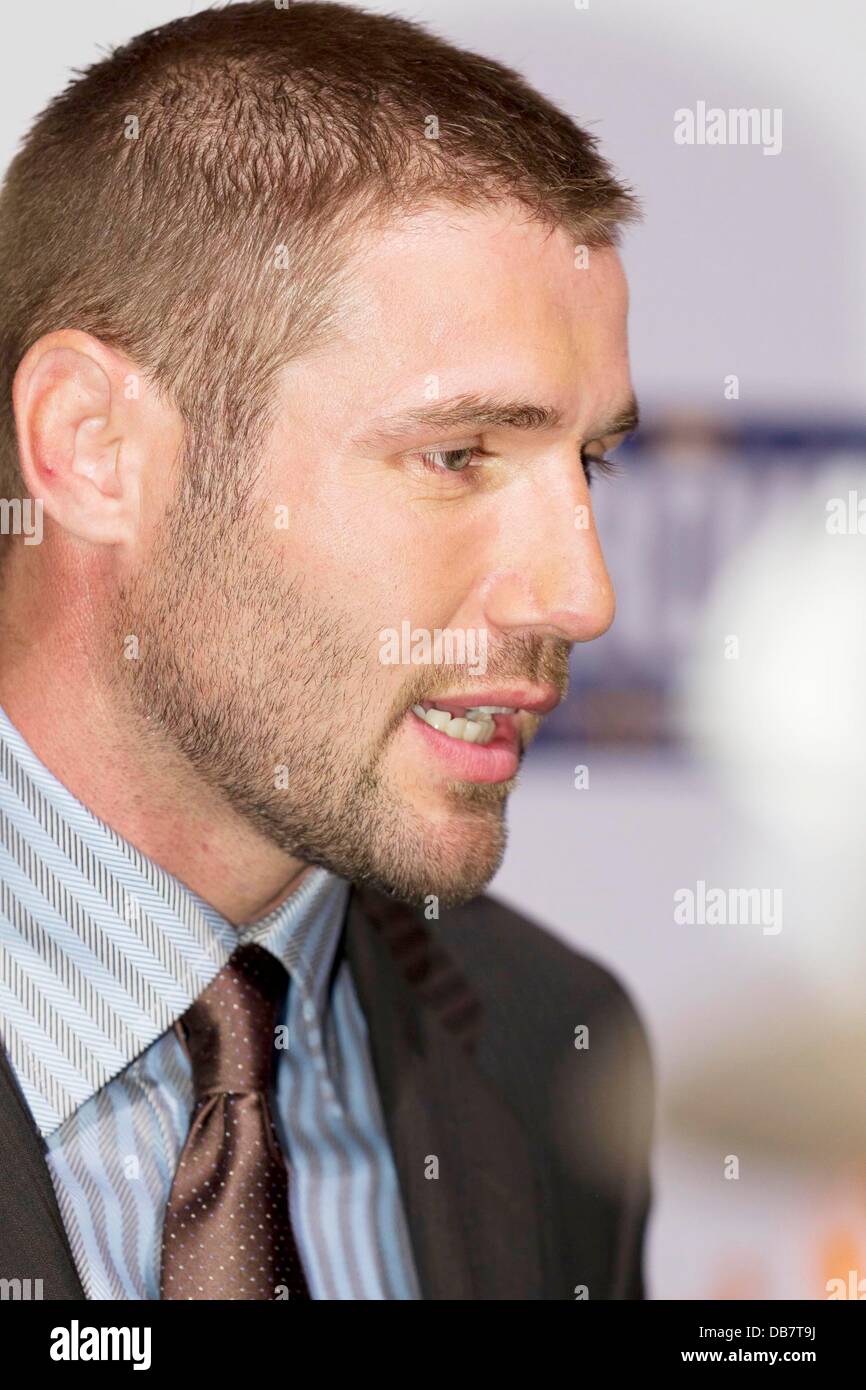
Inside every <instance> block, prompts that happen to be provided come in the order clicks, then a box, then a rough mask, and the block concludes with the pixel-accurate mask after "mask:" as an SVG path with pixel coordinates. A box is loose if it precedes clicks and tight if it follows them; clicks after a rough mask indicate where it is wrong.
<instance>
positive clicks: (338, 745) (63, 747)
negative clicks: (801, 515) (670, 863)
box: [0, 3, 651, 1300]
mask: <svg viewBox="0 0 866 1390" xmlns="http://www.w3.org/2000/svg"><path fill="white" fill-rule="evenodd" d="M633 214H634V200H633V198H632V196H631V195H630V193H629V192H628V190H627V189H626V188H624V187H623V186H622V185H621V184H619V183H618V182H617V181H616V179H615V178H614V176H613V174H612V173H611V171H610V169H609V167H608V166H607V165H606V164H605V162H604V161H603V160H602V159H601V157H600V156H599V155H598V153H597V152H596V150H595V147H594V142H593V141H592V139H591V138H590V137H589V136H587V135H586V134H585V133H583V132H582V131H580V130H578V129H577V128H576V127H575V126H574V125H573V124H572V123H571V121H569V120H568V119H567V118H566V117H565V116H564V115H562V114H561V113H560V112H558V111H557V110H555V109H554V108H553V107H552V106H551V105H550V104H549V103H547V102H546V101H545V100H544V99H542V98H541V97H539V96H538V95H537V94H536V93H534V92H533V91H531V89H529V88H528V87H527V86H526V85H525V84H524V83H523V82H522V81H521V80H520V79H519V78H518V77H517V76H515V75H514V74H512V73H510V72H509V71H507V70H506V69H504V68H502V67H501V66H499V65H498V64H495V63H492V62H488V61H487V60H485V59H482V58H479V57H476V56H474V55H471V54H467V53H463V52H460V51H458V50H456V49H454V48H453V47H451V46H450V45H448V44H445V43H443V42H440V41H439V40H438V39H435V38H433V37H431V36H430V35H428V34H427V33H426V32H425V31H424V30H422V29H420V28H418V27H416V26H414V25H412V24H409V23H407V22H404V21H402V20H399V19H395V18H383V17H375V16H371V15H367V14H365V13H363V12H362V11H357V10H354V9H349V8H345V7H343V6H340V5H322V4H293V5H291V6H290V7H289V8H288V9H282V8H277V7H275V6H274V5H272V4H270V3H261V4H258V3H257V4H250V5H233V6H230V7H228V8H227V9H222V10H216V11H205V12H203V13H202V14H199V15H195V16H192V17H189V18H186V19H183V20H179V21H178V22H176V23H174V24H170V25H167V26H165V27H164V28H161V29H157V30H154V31H153V32H151V33H147V34H144V35H142V36H140V37H139V38H137V39H135V40H134V41H133V42H131V43H130V44H129V45H127V46H126V47H125V48H123V49H121V50H119V51H117V52H115V53H114V54H112V55H110V56H109V57H107V58H105V59H103V60H102V61H101V62H99V63H98V64H96V65H95V66H94V67H93V68H91V69H90V70H89V71H88V72H87V73H85V74H84V75H82V76H80V77H78V78H77V79H76V80H75V81H74V82H73V83H72V84H71V85H70V87H69V88H68V89H67V91H66V92H65V93H64V94H63V95H61V96H60V97H58V98H57V99H56V100H55V101H54V102H52V103H51V105H50V106H49V107H48V109H47V110H46V111H45V112H44V113H43V114H42V116H41V117H40V118H39V119H38V121H37V122H36V124H35V126H34V127H33V130H32V131H31V133H30V135H29V137H28V139H27V141H26V143H25V145H24V147H23V149H22V151H21V153H20V154H19V155H18V156H17V158H16V159H15V161H14V162H13V164H12V167H11V169H10V171H9V174H8V177H7V180H6V184H5V187H4V191H3V194H2V199H0V304H2V306H3V308H2V316H3V334H2V345H3V346H2V371H3V375H4V382H3V385H4V398H5V399H6V401H7V402H8V403H9V405H10V409H9V412H8V419H7V420H6V422H5V427H4V435H3V460H4V463H3V468H4V474H3V496H4V498H5V499H6V500H7V502H8V503H9V506H8V507H7V515H8V516H9V517H11V518H12V519H13V520H14V518H15V516H16V515H18V516H21V517H24V516H26V515H30V512H28V511H27V509H26V508H25V507H24V506H23V505H22V503H24V502H26V501H28V500H30V501H31V502H32V501H36V503H37V504H38V507H39V508H40V510H38V513H37V514H38V516H39V517H41V518H42V520H41V522H40V525H41V526H42V527H44V530H43V531H42V534H41V537H39V536H37V535H36V534H35V533H33V532H32V531H31V532H30V533H28V534H18V535H15V534H10V535H9V536H7V537H6V538H5V539H4V545H5V547H6V553H5V559H4V567H3V575H2V584H3V621H2V634H0V706H2V721H0V758H2V768H0V771H2V783H0V786H2V811H3V849H2V870H3V896H2V901H0V914H2V915H0V921H2V948H3V955H2V992H0V1031H2V1038H3V1044H4V1057H3V1070H2V1085H0V1134H2V1140H0V1142H2V1146H3V1152H2V1155H0V1174H2V1176H0V1275H2V1276H3V1277H6V1278H10V1279H22V1280H23V1279H26V1278H32V1279H42V1280H43V1289H44V1296H45V1297H52V1298H82V1297H86V1298H109V1299H154V1298H165V1299H171V1298H183V1299H208V1298H214V1299H216V1298H220V1299H247V1298H253V1299H264V1298H274V1299H286V1298H287V1299H289V1300H292V1299H295V1300H297V1299H306V1298H432V1299H574V1298H587V1297H588V1298H591V1299H627V1298H640V1297H643V1296H644V1288H643V1282H642V1273H641V1248H642V1240H643V1235H644V1229H645V1223H646V1217H647V1211H648V1206H649V1176H648V1162H649V1160H648V1147H649V1141H650V1125H651V1120H650V1117H651V1077H650V1064H649V1059H648V1049H647V1043H646V1038H645V1034H644V1031H643V1028H642V1026H641V1024H640V1022H639V1020H638V1018H637V1015H636V1013H635V1010H634V1008H633V1006H632V1004H631V1002H630V1000H629V998H628V996H627V995H626V993H625V992H624V991H623V989H622V988H621V986H620V985H619V984H618V983H617V981H616V980H615V979H614V978H612V976H611V975H610V974H609V973H607V972H606V971H605V970H604V969H602V968H601V966H599V965H598V964H596V963H595V962H594V961H591V960H588V959H585V958H584V957H582V956H579V955H577V954H575V953H574V952H572V951H570V950H568V949H567V948H566V947H565V946H564V945H561V944H559V943H558V942H557V941H556V940H555V939H554V938H552V937H551V936H549V935H548V934H547V933H545V932H544V931H542V930H540V929H539V928H538V927H536V926H534V925H533V924H532V923H530V922H528V921H526V920H524V919H523V918H521V917H519V916H518V915H517V914H515V913H513V912H511V911H509V910H508V909H506V908H505V907H503V906H502V905H500V904H498V903H496V902H494V901H491V900H489V899H487V898H485V897H479V896H478V895H479V894H480V893H481V891H482V889H483V888H484V886H485V885H486V884H487V882H488V881H489V879H490V878H491V876H492V874H493V873H494V871H495V869H496V867H497V865H498V863H499V861H500V859H501V856H502V852H503V848H504V840H505V831H504V809H505V802H506V799H507V796H508V793H509V792H510V790H511V789H512V787H513V786H514V781H515V774H516V773H517V769H518V764H519V762H520V759H521V757H522V755H523V752H524V750H525V748H526V746H527V745H528V743H529V741H530V739H531V738H532V736H533V734H534V733H535V731H536V729H537V727H538V725H539V723H540V720H541V718H542V717H543V715H544V714H545V713H546V712H547V711H549V710H550V709H551V708H552V707H553V706H554V705H555V704H556V703H557V701H558V700H560V699H561V698H562V696H563V694H564V692H565V684H566V674H567V662H568V656H569V651H570V648H571V645H572V644H573V643H575V642H584V641H588V640H590V639H592V638H593V637H596V636H598V635H599V634H600V633H602V632H604V631H605V629H606V628H607V627H608V626H609V624H610V622H611V621H612V618H613V611H614V602H613V593H612V589H611V584H610V580H609V578H608V575H607V573H606V571H605V567H604V563H603V560H602V556H601V553H600V550H599V544H598V539H597V536H596V532H595V529H594V525H593V522H592V514H591V508H590V503H589V490H588V489H589V478H590V474H591V470H592V469H593V468H594V467H596V468H603V467H604V458H605V453H606V451H607V450H608V449H610V448H612V447H615V446H616V444H617V443H618V442H620V441H621V439H622V437H623V436H624V434H625V433H626V432H628V431H629V430H630V429H631V428H633V426H634V424H635V419H636V411H635V404H634V399H633V395H632V390H631V385H630V379H629V371H628V358H627V347H626V287H625V282H624V277H623V272H622V268H621V265H620V262H619V258H618V256H617V252H616V249H615V243H616V238H617V230H618V227H619V226H620V225H621V224H622V223H624V222H626V221H628V220H629V218H630V217H632V216H633ZM13 416H14V418H13ZM15 499H18V502H19V510H18V512H17V513H16V512H15V510H14V507H13V506H12V505H11V504H12V503H13V502H14V501H15ZM7 529H9V530H10V531H13V532H14V530H15V527H14V526H12V527H9V528H7ZM19 529H20V530H23V529H24V528H19ZM37 539H39V540H41V543H39V544H35V543H33V542H34V541H36V540H37Z"/></svg>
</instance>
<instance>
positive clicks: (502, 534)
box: [482, 469, 616, 642]
mask: <svg viewBox="0 0 866 1390" xmlns="http://www.w3.org/2000/svg"><path fill="white" fill-rule="evenodd" d="M544 483H545V484H546V486H543V485H542V482H541V480H538V481H533V482H532V483H531V484H527V486H526V487H525V488H524V489H521V493H522V495H521V496H520V497H518V498H515V505H514V508H513V510H512V512H511V515H510V516H509V519H508V521H507V522H504V523H503V526H502V527H501V529H500V531H499V535H498V547H497V555H496V557H495V559H494V562H493V568H492V569H491V570H490V571H489V572H488V575H487V578H486V579H485V581H484V587H483V594H482V601H483V605H484V616H485V620H486V622H487V624H488V626H489V627H491V628H493V629H498V630H499V631H500V632H502V633H509V634H512V635H518V634H520V633H527V634H528V633H534V634H536V635H538V636H549V637H557V638H565V639H566V640H567V641H569V642H591V641H592V640H593V638H595V637H600V636H601V635H602V633H603V632H606V631H607V629H608V628H609V627H610V625H611V623H612V622H613V619H614V613H615V611H616V599H615V596H614V590H613V585H612V583H611V579H610V575H609V574H608V572H607V566H606V565H605V562H604V556H603V555H602V551H601V545H600V542H599V538H598V532H597V531H596V527H595V519H594V517H593V513H592V506H591V503H590V497H589V487H588V485H587V483H586V481H585V480H584V479H583V478H581V477H578V478H577V479H575V477H574V472H573V469H570V470H569V472H568V474H567V475H566V476H565V477H564V478H563V480H562V481H561V482H559V483H558V484H555V483H554V480H553V479H551V477H550V474H549V473H548V475H547V477H546V478H545V479H544Z"/></svg>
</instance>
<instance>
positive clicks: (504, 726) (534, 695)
mask: <svg viewBox="0 0 866 1390" xmlns="http://www.w3.org/2000/svg"><path fill="white" fill-rule="evenodd" d="M560 698H561V697H560V694H559V692H558V691H557V690H556V689H555V687H553V686H546V687H528V686H524V687H520V688H513V687H512V688H509V689H497V690H495V691H471V692H466V693H463V692H460V693H459V694H453V695H447V696H437V697H436V698H435V699H433V700H422V701H420V702H419V704H417V705H414V706H413V708H412V711H411V713H410V714H409V715H408V718H409V720H410V724H411V726H412V727H413V729H415V730H417V733H418V735H419V736H420V738H421V739H423V741H424V744H425V746H426V748H427V751H428V752H429V753H432V754H433V755H434V756H435V757H436V758H437V760H438V761H440V762H441V763H442V764H443V765H444V766H445V767H446V768H447V769H448V770H449V771H450V772H451V775H452V776H457V777H459V778H461V779H462V780H466V781H476V782H499V781H506V780H508V778H510V777H513V776H514V774H515V773H516V771H517V767H518V764H519V762H520V735H519V727H518V725H519V715H520V713H521V711H522V710H525V711H527V712H528V713H531V714H534V715H541V714H544V713H546V712H547V711H548V710H550V709H553V707H554V706H555V705H556V704H557V703H558V702H559V699H560Z"/></svg>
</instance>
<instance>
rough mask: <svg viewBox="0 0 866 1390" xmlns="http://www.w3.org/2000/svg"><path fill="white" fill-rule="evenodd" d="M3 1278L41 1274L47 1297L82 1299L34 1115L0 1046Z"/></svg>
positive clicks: (0, 1247) (0, 1254) (38, 1277)
mask: <svg viewBox="0 0 866 1390" xmlns="http://www.w3.org/2000/svg"><path fill="white" fill-rule="evenodd" d="M0 1278H3V1279H21V1280H26V1279H30V1280H31V1281H39V1280H41V1281H42V1283H41V1297H42V1298H45V1299H83V1298H84V1296H85V1295H84V1290H83V1288H82V1287H81V1282H80V1280H79V1278H78V1275H77V1273H76V1270H75V1262H74V1260H73V1258H72V1252H71V1251H70V1248H69V1242H68V1240H67V1238H66V1233H65V1231H64V1228H63V1221H62V1219H61V1216H60V1210H59V1208H58V1205H57V1198H56V1196H55V1193H54V1186H53V1184H52V1182H51V1174H50V1173H49V1171H48V1165H47V1163H46V1161H45V1154H44V1149H43V1145H42V1140H41V1138H40V1135H39V1132H38V1131H37V1129H36V1127H35V1125H34V1123H33V1118H32V1116H31V1114H30V1111H29V1109H28V1107H27V1104H26V1102H25V1101H24V1098H23V1096H22V1095H21V1093H20V1091H19V1089H18V1084H17V1082H16V1080H15V1076H14V1073H13V1072H12V1068H11V1067H10V1065H9V1062H8V1060H7V1058H6V1055H5V1053H4V1052H3V1049H2V1047H0Z"/></svg>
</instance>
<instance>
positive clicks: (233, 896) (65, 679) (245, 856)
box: [0, 576, 308, 926]
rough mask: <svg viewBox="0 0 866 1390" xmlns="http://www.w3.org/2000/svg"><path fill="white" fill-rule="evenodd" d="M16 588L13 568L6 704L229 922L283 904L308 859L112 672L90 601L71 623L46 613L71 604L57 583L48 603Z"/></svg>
mask: <svg viewBox="0 0 866 1390" xmlns="http://www.w3.org/2000/svg"><path fill="white" fill-rule="evenodd" d="M15 589H16V581H15V578H14V576H12V577H7V579H6V583H5V584H4V594H3V599H4V610H5V611H4V617H3V622H2V625H0V705H2V707H3V708H4V710H5V711H6V713H7V715H8V716H9V719H10V720H11V721H12V723H13V724H14V725H15V727H16V728H17V729H18V731H19V732H20V734H21V735H22V737H23V738H24V739H25V740H26V741H27V743H28V744H29V745H30V747H31V748H32V749H33V752H34V753H35V754H36V756H37V757H38V758H39V760H40V762H42V763H43V764H44V765H45V767H47V768H48V770H49V772H51V773H52V774H53V775H54V776H55V777H56V778H57V779H58V781H60V782H62V783H63V785H64V786H65V787H67V789H68V790H69V791H70V792H71V793H72V794H73V796H75V797H76V798H77V800H78V801H80V802H81V803H82V804H83V805H84V806H86V807H87V808H88V810H90V811H92V812H93V813H94V815H96V816H98V817H99V819H100V820H103V821H105V822H106V824H107V825H110V826H111V827H112V829H113V830H115V831H116V832H117V833H118V834H119V835H122V836H123V838H124V839H125V840H128V841H129V842H130V843H131V844H133V845H135V847H136V849H138V850H139V851H140V853H142V854H144V855H146V856H147V857H148V858H149V859H151V860H153V861H154V862H155V863H156V864H159V865H160V866H161V867H162V868H163V869H165V870H167V871H168V872H169V873H170V874H173V875H174V877H175V878H177V879H179V880H180V881H181V882H182V883H184V884H186V886H187V887H188V888H191V889H192V890H193V892H194V893H196V894H197V895H198V896H199V897H200V898H203V899H204V901H205V902H207V903H209V904H210V905H211V906H212V907H213V908H215V910H216V911H217V912H219V913H220V914H221V916H223V917H225V918H226V919H227V920H228V921H229V922H232V923H234V924H235V925H237V926H240V925H242V924H244V923H246V922H254V921H256V920H257V919H258V918H260V917H262V916H264V914H265V913H267V912H269V911H270V910H271V909H272V908H274V907H276V906H278V905H279V903H280V902H282V901H283V899H284V898H286V897H288V895H289V894H290V893H291V892H292V891H293V890H294V889H295V888H296V887H297V886H298V884H299V883H300V881H301V879H302V878H303V877H304V875H305V873H306V872H307V871H308V866H307V865H305V864H304V863H303V862H302V861H301V860H298V859H294V858H292V857H291V856H290V855H288V854H286V853H284V852H283V851H282V850H280V849H279V848H277V847H276V846H274V845H273V844H271V843H270V842H269V841H267V840H265V839H264V838H263V836H262V835H261V834H260V833H258V832H257V831H256V830H255V829H254V828H252V827H251V826H250V825H249V824H248V823H247V822H246V821H245V820H244V819H243V818H242V817H240V816H239V815H238V814H237V812H235V811H234V810H233V808H232V807H231V806H230V805H229V804H228V802H227V801H226V799H225V798H224V797H223V796H222V794H221V793H220V792H218V791H217V790H215V789H214V788H213V787H209V786H207V784H206V783H204V782H203V781H202V779H201V778H200V777H199V776H198V774H197V773H196V772H195V771H194V770H193V769H192V768H191V767H190V766H189V764H188V763H187V762H186V760H185V759H184V758H183V757H182V756H181V755H180V754H179V753H178V752H177V751H176V750H174V749H173V748H172V747H171V746H170V745H169V742H168V740H167V739H166V738H165V737H164V736H162V735H161V734H159V733H157V732H155V731H154V729H153V728H152V727H150V726H147V725H146V724H145V723H144V721H143V720H142V719H141V717H140V716H139V715H138V714H137V713H136V712H135V711H134V710H133V709H132V708H131V705H130V703H129V702H128V701H127V700H126V699H125V697H124V696H123V695H122V693H119V691H118V690H117V689H115V688H114V686H113V684H110V683H108V682H105V681H104V679H101V676H102V673H103V672H104V669H105V664H106V663H105V655H104V652H101V651H100V650H99V649H98V643H97V642H96V640H95V638H94V628H93V627H92V626H91V625H90V624H89V622H88V621H87V620H88V618H89V617H91V616H92V615H91V614H90V613H89V611H88V610H87V605H86V604H84V605H82V606H81V607H79V608H78V615H77V616H78V622H77V625H76V626H75V627H74V628H73V627H72V626H66V627H64V629H63V630H62V631H60V630H59V629H58V626H57V623H56V622H53V621H52V620H51V618H50V617H48V616H46V615H47V614H51V612H52V610H53V611H54V612H55V613H56V612H57V611H58V608H60V609H61V611H62V609H63V600H62V599H60V600H58V596H57V594H56V593H54V594H51V595H42V601H40V598H39V596H38V595H35V594H34V592H33V590H32V589H30V591H29V594H24V593H22V594H16V592H15ZM46 600H47V601H46ZM66 601H67V605H68V607H69V608H73V609H74V608H75V607H76V605H75V604H73V603H71V602H70V598H69V596H68V595H67V596H66ZM67 611H68V609H67Z"/></svg>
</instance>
